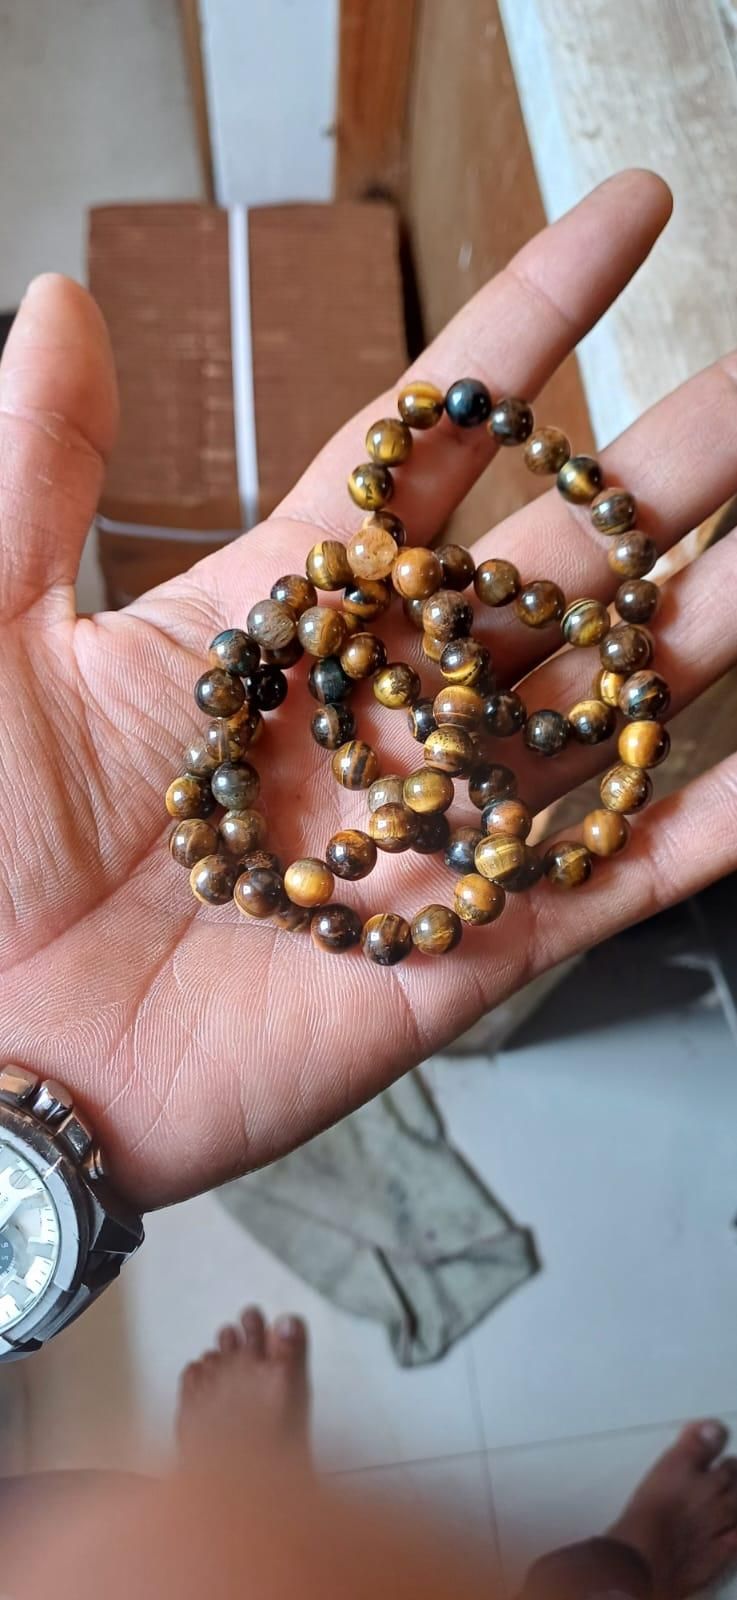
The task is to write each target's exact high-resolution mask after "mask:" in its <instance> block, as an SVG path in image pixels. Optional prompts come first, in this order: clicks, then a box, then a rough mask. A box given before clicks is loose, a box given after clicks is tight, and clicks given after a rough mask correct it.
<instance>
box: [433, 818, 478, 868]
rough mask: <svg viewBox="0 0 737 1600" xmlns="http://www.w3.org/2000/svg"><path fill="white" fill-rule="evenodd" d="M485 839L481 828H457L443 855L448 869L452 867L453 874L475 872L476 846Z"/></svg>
mask: <svg viewBox="0 0 737 1600" xmlns="http://www.w3.org/2000/svg"><path fill="white" fill-rule="evenodd" d="M483 837H484V835H483V833H482V832H481V829H480V828H469V827H462V828H455V829H454V830H453V832H452V834H451V836H450V838H449V840H448V843H447V845H446V847H445V852H444V855H443V860H444V862H445V865H446V867H450V870H451V872H473V869H474V857H475V855H476V846H477V845H479V844H480V843H481V840H482V839H483Z"/></svg>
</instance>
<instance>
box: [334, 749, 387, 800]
mask: <svg viewBox="0 0 737 1600" xmlns="http://www.w3.org/2000/svg"><path fill="white" fill-rule="evenodd" d="M331 766H332V769H333V776H334V777H336V778H337V780H338V783H340V784H342V786H343V788H344V789H369V788H370V787H371V784H372V783H373V781H374V778H378V776H379V758H378V756H377V754H376V751H375V750H372V748H371V745H370V744H364V742H363V740H362V739H350V740H349V741H348V743H347V744H342V745H341V747H340V749H339V750H336V752H335V755H334V756H333V759H332V762H331Z"/></svg>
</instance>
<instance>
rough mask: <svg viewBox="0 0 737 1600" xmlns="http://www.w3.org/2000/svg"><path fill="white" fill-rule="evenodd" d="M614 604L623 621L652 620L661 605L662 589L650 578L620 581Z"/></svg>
mask: <svg viewBox="0 0 737 1600" xmlns="http://www.w3.org/2000/svg"><path fill="white" fill-rule="evenodd" d="M614 605H615V609H616V610H617V611H618V613H619V615H620V617H621V618H622V621H623V622H652V619H653V617H654V616H655V613H656V611H657V609H658V606H659V605H660V590H659V588H658V585H657V583H651V582H650V579H649V578H629V579H627V581H626V582H625V583H620V585H619V588H618V590H617V593H616V594H615V596H614Z"/></svg>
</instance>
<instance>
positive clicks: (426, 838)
mask: <svg viewBox="0 0 737 1600" xmlns="http://www.w3.org/2000/svg"><path fill="white" fill-rule="evenodd" d="M449 839H450V824H449V822H448V818H447V817H446V815H445V812H444V811H428V812H426V814H425V815H424V816H419V815H418V817H417V834H416V837H415V838H414V839H413V840H412V845H411V848H412V849H413V850H414V851H415V852H416V853H417V855H420V856H434V855H436V854H437V853H438V851H440V850H445V849H446V848H447V845H448V840H449Z"/></svg>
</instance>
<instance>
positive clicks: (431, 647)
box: [422, 633, 445, 665]
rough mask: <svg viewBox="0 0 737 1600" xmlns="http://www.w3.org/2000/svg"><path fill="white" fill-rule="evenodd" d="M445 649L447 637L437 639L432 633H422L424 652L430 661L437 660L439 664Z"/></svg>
mask: <svg viewBox="0 0 737 1600" xmlns="http://www.w3.org/2000/svg"><path fill="white" fill-rule="evenodd" d="M444 649H445V639H436V638H435V635H434V634H432V633H423V635H422V653H423V655H425V656H426V657H427V660H428V661H435V662H436V663H437V664H438V665H439V664H440V660H441V657H442V654H443V651H444Z"/></svg>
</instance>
